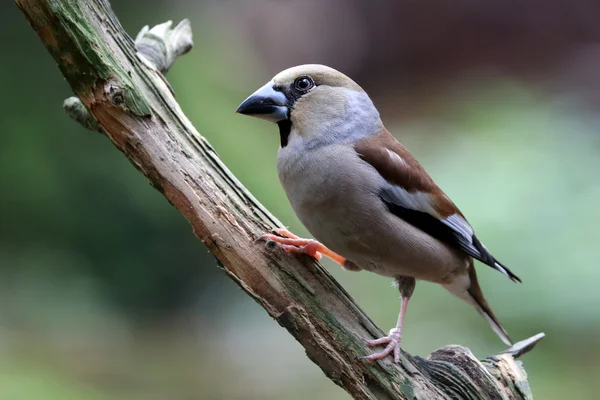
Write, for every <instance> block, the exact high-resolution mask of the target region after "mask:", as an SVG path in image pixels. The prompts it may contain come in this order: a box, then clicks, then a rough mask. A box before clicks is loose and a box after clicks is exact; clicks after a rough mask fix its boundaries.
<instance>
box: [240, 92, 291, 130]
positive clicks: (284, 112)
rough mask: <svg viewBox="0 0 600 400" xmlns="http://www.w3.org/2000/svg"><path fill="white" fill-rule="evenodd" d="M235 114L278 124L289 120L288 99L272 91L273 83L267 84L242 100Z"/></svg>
mask: <svg viewBox="0 0 600 400" xmlns="http://www.w3.org/2000/svg"><path fill="white" fill-rule="evenodd" d="M236 112H237V113H240V114H244V115H250V116H252V117H256V118H261V119H264V120H267V121H271V122H279V121H283V120H286V119H288V118H289V115H288V114H289V105H288V99H287V97H286V96H285V94H283V92H280V91H277V90H275V89H273V82H269V83H267V84H266V85H265V86H263V87H261V88H260V89H258V90H257V91H256V92H254V93H253V94H252V95H251V96H250V97H248V98H247V99H246V100H244V102H243V103H242V104H240V106H239V107H238V108H237V110H236Z"/></svg>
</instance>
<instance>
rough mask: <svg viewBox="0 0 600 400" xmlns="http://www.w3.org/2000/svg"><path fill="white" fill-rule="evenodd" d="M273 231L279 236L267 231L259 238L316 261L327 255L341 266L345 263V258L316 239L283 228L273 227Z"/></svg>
mask: <svg viewBox="0 0 600 400" xmlns="http://www.w3.org/2000/svg"><path fill="white" fill-rule="evenodd" d="M273 232H275V233H277V235H281V236H277V235H273V234H271V233H267V234H265V235H262V236H261V237H260V238H259V240H271V241H273V242H275V243H279V245H280V246H281V247H283V249H284V250H286V251H289V252H290V253H302V254H308V255H309V256H311V257H312V258H314V259H315V260H317V261H319V260H320V259H321V258H323V256H327V257H329V258H331V259H332V260H333V261H335V262H337V263H338V264H340V265H342V266H343V265H344V263H346V259H345V258H344V257H342V256H340V255H339V254H337V253H334V252H333V251H331V250H329V249H328V248H327V247H325V246H324V245H322V244H321V243H319V242H317V241H316V240H313V239H301V238H299V237H298V236H296V235H294V234H293V233H291V232H289V231H287V230H285V229H273ZM282 236H283V237H282Z"/></svg>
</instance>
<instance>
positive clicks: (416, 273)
mask: <svg viewBox="0 0 600 400" xmlns="http://www.w3.org/2000/svg"><path fill="white" fill-rule="evenodd" d="M236 112H237V113H239V114H242V115H247V116H252V117H256V118H260V119H263V120H266V121H269V122H272V123H276V124H277V125H278V128H279V136H280V138H279V139H280V147H279V150H278V153H277V161H276V164H277V173H278V176H279V180H280V182H281V185H282V186H283V189H284V191H285V193H286V195H287V197H288V200H289V202H290V203H291V206H292V208H293V210H294V212H295V214H296V215H297V216H298V218H299V220H300V222H301V223H302V224H303V225H304V226H305V227H306V229H307V230H308V231H309V232H310V234H311V235H312V236H313V237H314V239H304V238H300V237H298V236H296V235H294V234H292V233H291V232H289V231H287V230H286V229H275V230H273V231H272V232H270V233H266V234H264V235H263V236H261V237H260V239H262V240H265V241H273V242H275V243H277V244H278V245H279V246H281V247H282V248H283V249H284V250H285V251H287V252H290V253H304V254H308V255H310V256H312V257H313V258H315V259H317V260H320V259H321V258H322V257H323V256H326V257H328V258H331V259H332V260H333V261H335V262H337V263H338V264H340V265H341V266H342V267H343V268H344V269H346V270H349V271H361V270H364V271H370V272H374V273H376V274H379V275H382V276H386V277H390V278H393V280H394V283H395V285H396V286H397V288H398V290H399V291H400V299H401V305H400V312H399V315H398V321H397V324H396V326H395V327H394V328H392V329H391V330H390V331H389V334H388V335H387V336H384V337H381V338H378V339H374V340H367V341H366V344H367V345H368V346H369V347H375V346H384V348H383V349H382V350H380V351H375V352H373V353H371V354H369V355H367V356H364V357H362V358H364V359H366V360H368V361H372V362H374V361H376V360H382V359H384V358H386V357H387V356H389V355H393V360H394V362H396V363H398V362H399V360H400V344H401V340H402V329H403V326H404V318H405V315H406V311H407V307H408V303H409V300H410V298H411V296H412V294H413V292H414V289H415V285H416V280H421V281H428V282H433V283H436V284H440V285H442V286H443V287H444V288H445V289H447V290H448V291H449V292H450V293H451V294H453V295H455V296H457V297H458V298H460V299H462V300H464V301H466V302H467V303H469V304H471V305H472V306H474V307H475V308H476V309H477V311H478V312H479V313H480V314H481V315H482V316H483V317H484V318H485V319H486V320H487V322H488V323H489V324H490V326H491V328H492V329H493V330H494V332H496V334H497V335H498V336H499V337H500V339H501V340H502V341H503V342H504V343H506V344H507V345H512V341H511V339H510V338H509V336H508V334H507V332H506V330H505V329H504V328H503V327H502V325H500V322H499V321H498V319H497V318H496V316H495V315H494V312H493V311H492V309H491V307H490V306H489V304H488V302H487V300H486V299H485V297H484V295H483V292H482V290H481V287H480V285H479V282H478V280H477V274H476V272H475V267H474V260H478V261H480V262H482V263H483V264H486V265H488V266H490V267H492V268H493V269H495V270H497V271H499V272H501V273H502V274H504V275H506V276H507V277H508V278H510V279H511V280H512V281H515V282H521V279H520V278H519V277H517V276H516V275H515V274H514V273H513V272H511V271H510V270H509V269H508V268H507V267H506V266H505V265H503V264H501V263H500V262H499V261H498V260H497V259H496V258H494V256H492V255H491V254H490V252H489V251H488V250H487V248H486V247H485V246H484V245H483V244H482V243H481V241H479V239H478V238H477V237H476V235H475V233H474V231H473V228H472V226H471V225H470V224H469V222H468V221H467V219H466V218H465V216H464V215H463V214H462V212H461V211H460V210H459V209H458V208H457V206H456V205H455V204H454V203H453V202H452V200H450V198H449V197H448V196H447V195H446V194H445V193H444V192H443V191H442V190H441V189H440V188H439V186H438V185H437V184H436V183H435V182H434V181H433V179H432V178H431V177H430V175H429V174H428V173H427V172H426V171H425V169H424V168H423V166H422V165H421V164H420V163H419V162H418V161H417V160H416V159H415V158H414V157H413V156H412V155H411V153H410V152H409V151H408V150H407V149H406V148H405V147H404V146H403V145H402V144H401V143H400V142H398V141H397V140H396V138H395V137H394V136H393V135H392V134H391V133H390V132H389V131H388V130H387V129H386V128H385V126H384V124H383V122H382V120H381V117H380V114H379V112H378V110H377V108H376V107H375V105H374V103H373V101H372V100H371V98H370V97H369V95H368V94H367V93H366V92H365V91H364V90H363V89H362V88H361V87H360V86H359V85H358V84H357V83H356V82H355V81H353V80H352V79H351V78H349V77H348V76H346V75H345V74H343V73H341V72H339V71H337V70H335V69H333V68H330V67H328V66H325V65H319V64H306V65H299V66H296V67H292V68H289V69H286V70H284V71H282V72H280V73H278V74H277V75H276V76H275V77H274V78H273V79H271V80H270V81H269V82H267V83H266V84H265V85H264V86H262V87H261V88H259V89H258V90H256V91H255V92H254V93H253V94H252V95H250V96H249V97H248V98H247V99H246V100H244V101H243V102H242V103H241V104H240V106H239V107H238V108H237V111H236Z"/></svg>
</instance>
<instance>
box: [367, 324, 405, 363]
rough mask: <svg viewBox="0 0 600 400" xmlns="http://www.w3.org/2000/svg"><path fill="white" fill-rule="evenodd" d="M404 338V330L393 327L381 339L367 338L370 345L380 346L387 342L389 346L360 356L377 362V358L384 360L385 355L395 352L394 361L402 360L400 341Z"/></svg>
mask: <svg viewBox="0 0 600 400" xmlns="http://www.w3.org/2000/svg"><path fill="white" fill-rule="evenodd" d="M401 340H402V331H401V330H400V329H398V328H393V329H391V330H390V333H389V335H388V336H384V337H382V338H379V339H373V340H367V341H366V344H367V346H369V347H372V346H379V345H382V344H387V346H386V347H385V348H384V349H383V350H381V351H378V352H376V353H373V354H370V355H368V356H364V357H360V358H361V359H363V360H367V361H371V362H375V361H377V360H383V359H384V358H385V357H387V356H388V355H390V354H391V353H394V362H395V363H399V362H400V341H401Z"/></svg>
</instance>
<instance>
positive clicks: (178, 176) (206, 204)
mask: <svg viewBox="0 0 600 400" xmlns="http://www.w3.org/2000/svg"><path fill="white" fill-rule="evenodd" d="M16 3H17V5H18V6H19V7H20V8H21V10H22V11H23V13H24V14H25V16H26V17H27V19H28V20H29V23H30V24H31V26H32V27H33V28H34V29H35V30H36V32H37V33H38V34H39V36H40V38H41V39H42V41H43V43H44V45H45V46H46V47H47V48H48V50H49V51H50V53H51V54H52V56H53V57H54V58H55V60H56V62H57V63H58V66H59V68H60V70H61V71H62V73H63V75H64V76H65V78H66V79H67V81H68V82H69V84H70V85H71V87H72V89H73V91H74V93H75V95H76V96H77V97H78V98H79V100H80V101H81V103H79V102H78V100H77V99H70V100H69V101H68V103H69V104H67V105H66V106H67V108H69V107H74V108H78V109H79V110H78V111H76V112H78V114H77V115H78V117H77V119H78V120H79V121H81V122H83V123H85V125H86V126H87V127H89V128H91V129H93V130H97V131H101V132H104V133H105V134H106V135H107V136H108V138H109V139H110V140H111V141H112V142H113V143H114V145H115V146H116V147H117V148H118V149H119V150H121V151H122V152H123V153H124V154H125V156H127V157H128V158H129V160H131V162H132V164H133V165H134V166H135V167H136V168H137V169H138V170H140V172H142V173H143V174H144V175H145V176H146V177H147V178H148V179H149V181H150V183H151V184H152V185H153V186H154V187H155V188H156V189H157V190H159V191H160V192H161V193H162V194H163V195H164V196H165V197H166V198H167V200H168V201H169V202H170V203H171V204H173V206H175V207H176V208H177V209H178V210H179V211H180V212H181V213H182V214H183V215H184V216H185V218H186V219H187V220H188V221H189V222H190V224H191V225H192V228H193V231H194V234H195V235H196V236H197V237H198V238H199V239H200V240H201V241H202V243H204V244H205V245H206V246H207V247H208V248H209V249H210V251H211V252H212V253H213V254H214V255H215V256H216V257H217V259H218V260H219V264H220V265H221V266H222V267H223V269H224V271H225V272H226V273H227V274H228V275H229V277H231V278H232V279H233V280H234V281H235V282H237V283H238V284H239V285H240V286H241V287H242V288H243V289H244V290H245V291H246V292H247V293H248V295H250V296H251V297H252V298H253V299H254V300H256V302H258V303H259V304H260V305H261V306H262V307H263V308H264V309H265V310H266V311H267V312H268V313H269V315H271V316H272V317H273V318H274V319H275V320H277V322H278V323H279V324H280V325H282V326H283V327H285V328H286V329H287V330H288V331H289V332H290V333H291V334H292V335H293V336H294V337H295V338H296V339H297V340H298V341H299V342H300V343H301V344H302V346H304V348H305V349H306V354H307V355H308V357H309V358H310V359H311V360H312V361H313V362H315V363H316V364H317V365H318V366H319V367H320V368H321V369H322V370H323V372H325V374H326V375H327V377H329V378H330V379H331V380H333V381H334V382H335V383H336V384H338V385H339V386H341V387H343V388H344V389H345V390H346V391H348V393H350V395H351V396H353V397H354V398H356V399H437V398H440V399H529V398H531V393H530V391H529V387H528V384H527V380H526V375H525V372H524V371H523V370H522V369H521V367H520V366H519V365H518V364H517V363H516V362H515V360H514V358H515V357H516V356H518V355H520V354H521V353H522V352H524V351H525V350H524V349H525V348H527V349H528V348H530V347H532V345H533V344H534V343H535V342H537V341H538V340H539V339H541V337H540V336H538V337H534V338H532V339H530V340H529V341H528V342H526V343H519V344H517V345H516V346H515V347H514V348H513V349H512V350H511V352H507V353H504V354H500V355H498V356H493V357H490V358H488V359H486V360H484V361H483V362H480V361H478V360H476V359H475V358H474V357H473V355H472V354H471V352H470V351H469V350H468V349H466V348H464V347H460V346H446V347H444V348H442V349H439V350H437V351H436V352H434V353H433V354H431V355H430V356H429V357H428V359H427V360H425V359H422V358H419V357H412V356H410V355H408V354H406V353H403V354H402V358H401V364H400V365H394V364H392V363H391V362H390V361H388V360H386V361H384V362H378V363H376V364H369V363H368V362H365V361H363V360H360V359H359V358H358V357H360V356H363V355H365V354H367V353H368V352H369V351H370V350H369V349H368V348H367V347H366V346H365V344H364V339H369V338H375V337H379V336H380V335H381V334H382V332H381V331H380V330H379V329H378V328H377V327H376V326H375V325H374V324H373V322H372V321H371V320H370V319H369V318H368V317H367V316H366V315H365V314H364V313H363V312H362V311H361V310H360V308H359V307H358V306H357V305H356V304H355V303H354V302H353V300H352V299H351V298H350V296H349V295H348V294H347V293H346V292H345V291H344V289H343V288H342V287H341V286H340V285H339V284H338V283H337V282H336V281H335V280H334V279H333V278H332V277H331V275H329V273H328V272H327V271H326V270H325V269H323V268H322V267H321V265H319V264H318V263H316V262H313V261H312V260H310V259H309V258H308V257H295V256H292V255H288V254H285V253H283V252H282V251H280V250H279V249H276V248H266V247H265V244H264V243H256V241H255V240H256V238H257V237H258V236H259V235H260V234H262V233H263V232H265V231H267V230H269V229H271V228H273V227H276V226H279V227H281V223H280V222H279V221H278V220H277V219H276V218H275V217H273V216H272V215H271V214H270V213H269V212H268V211H267V210H266V209H265V208H264V207H263V206H262V205H261V204H260V203H259V202H258V201H257V200H256V199H255V198H254V197H253V196H252V195H251V194H250V193H249V192H248V191H247V190H246V189H245V188H244V187H243V186H242V185H241V184H240V182H239V181H238V180H237V179H236V178H235V177H234V176H233V175H232V174H231V172H229V170H228V169H227V168H226V167H225V165H224V164H223V163H222V162H221V161H220V160H219V158H218V157H217V155H216V153H215V151H214V150H213V148H212V147H211V146H210V144H209V143H208V142H207V141H206V140H205V139H204V138H203V137H202V136H201V135H200V134H199V133H198V132H197V131H196V130H195V129H194V127H193V126H192V124H191V123H190V121H189V120H188V119H187V118H186V117H185V115H183V113H182V111H181V109H180V108H179V105H178V104H177V103H176V101H175V100H174V98H173V94H172V92H171V90H170V88H169V86H168V83H167V82H166V80H165V79H164V77H163V75H162V73H161V72H160V71H166V70H167V69H168V67H169V66H170V63H171V62H172V61H173V59H174V57H176V56H177V55H180V54H182V53H183V52H185V51H184V50H183V49H184V48H185V47H186V45H185V44H181V43H179V44H174V43H173V41H174V40H175V39H173V37H174V36H177V35H172V34H171V33H172V32H171V33H169V31H168V29H166V30H165V29H163V30H161V29H158V30H157V31H156V32H158V33H156V32H155V33H156V34H157V36H159V37H160V36H162V40H166V41H167V42H170V43H168V44H170V45H173V49H176V50H177V51H178V52H176V53H175V54H174V56H173V55H171V59H170V60H167V61H165V62H164V63H163V61H160V56H159V58H158V59H157V58H156V57H153V55H152V54H155V53H160V52H158V51H157V48H156V46H154V45H153V44H152V43H151V41H146V42H144V43H145V44H144V45H145V46H147V47H149V48H146V49H144V48H143V47H144V46H140V44H139V41H138V42H136V43H137V45H138V49H139V50H140V52H141V53H142V54H144V55H145V56H141V57H140V55H139V54H137V52H136V47H135V46H136V44H134V41H133V40H132V39H131V38H130V37H129V36H128V35H127V34H126V33H125V32H124V30H123V28H122V27H121V25H120V24H119V21H118V20H117V18H116V17H115V15H114V13H113V11H112V10H111V8H110V5H109V3H108V2H107V1H106V0H16ZM169 26H170V25H169ZM169 26H167V27H166V28H169ZM159 31H160V32H159ZM147 32H148V30H147V29H146V30H145V32H142V33H147ZM161 32H162V33H161ZM138 39H139V37H138ZM188 39H189V43H188V45H189V46H187V49H189V47H191V31H190V32H189V37H188ZM184 43H185V40H184ZM163 44H164V43H163ZM201 95H202V93H199V96H201ZM82 105H83V106H84V107H82ZM86 109H87V110H88V111H89V113H91V115H92V116H93V118H90V115H88V113H87V112H86ZM542 336H543V335H542Z"/></svg>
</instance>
